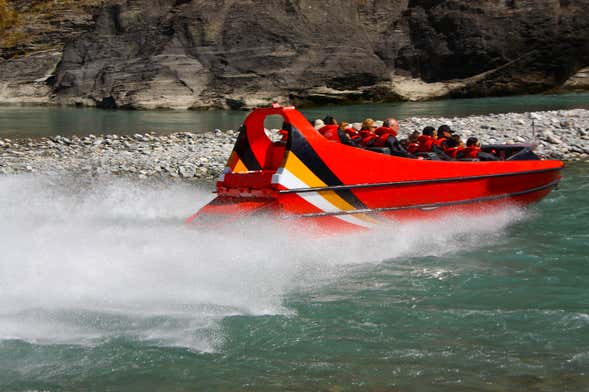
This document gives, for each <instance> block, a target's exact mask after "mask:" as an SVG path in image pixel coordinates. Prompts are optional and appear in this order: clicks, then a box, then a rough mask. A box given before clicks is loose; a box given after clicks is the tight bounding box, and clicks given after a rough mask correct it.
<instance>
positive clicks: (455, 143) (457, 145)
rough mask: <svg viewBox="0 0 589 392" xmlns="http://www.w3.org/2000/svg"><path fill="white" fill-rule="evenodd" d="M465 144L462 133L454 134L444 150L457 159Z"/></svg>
mask: <svg viewBox="0 0 589 392" xmlns="http://www.w3.org/2000/svg"><path fill="white" fill-rule="evenodd" d="M463 145H464V143H463V142H462V140H460V135H452V137H451V138H449V139H448V140H446V143H445V144H444V152H445V153H446V155H448V156H449V157H450V158H452V159H456V156H457V155H458V153H459V152H460V151H462V150H463V149H464V146H463Z"/></svg>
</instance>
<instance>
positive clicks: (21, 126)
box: [0, 93, 589, 137]
mask: <svg viewBox="0 0 589 392" xmlns="http://www.w3.org/2000/svg"><path fill="white" fill-rule="evenodd" d="M573 108H584V109H589V93H580V94H566V95H530V96H516V97H504V98H476V99H453V100H440V101H430V102H403V103H388V104H366V105H347V106H325V107H317V108H309V109H304V110H302V111H303V113H304V114H305V115H306V116H307V117H308V118H310V119H315V118H323V117H325V116H326V115H332V116H335V117H336V118H338V119H340V120H344V121H348V122H354V121H361V120H362V119H363V118H366V117H372V118H376V119H385V118H387V117H391V116H393V117H397V118H399V119H403V118H407V117H441V116H445V117H454V116H457V117H462V116H469V115H478V114H489V113H507V112H528V111H543V110H560V109H573ZM245 115H246V112H240V111H220V110H217V111H214V110H213V111H130V110H100V109H92V108H73V107H31V106H0V137H14V136H52V135H65V136H69V135H72V134H76V135H87V134H91V133H93V134H109V133H118V134H134V133H143V132H158V133H169V132H177V131H191V132H205V131H209V130H213V129H216V128H218V129H237V128H239V126H240V124H241V123H242V121H243V120H244V117H245ZM278 125H279V124H278ZM278 125H277V126H278Z"/></svg>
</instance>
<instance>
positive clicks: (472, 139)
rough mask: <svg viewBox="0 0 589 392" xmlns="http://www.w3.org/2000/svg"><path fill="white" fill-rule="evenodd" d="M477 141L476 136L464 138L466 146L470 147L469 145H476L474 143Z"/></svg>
mask: <svg viewBox="0 0 589 392" xmlns="http://www.w3.org/2000/svg"><path fill="white" fill-rule="evenodd" d="M478 142H479V139H477V138H476V137H469V138H468V139H467V140H466V147H470V146H476V144H477V143H478Z"/></svg>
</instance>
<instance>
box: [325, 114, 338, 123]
mask: <svg viewBox="0 0 589 392" xmlns="http://www.w3.org/2000/svg"><path fill="white" fill-rule="evenodd" d="M323 123H324V124H325V125H337V121H336V119H335V118H333V117H332V116H325V118H324V119H323Z"/></svg>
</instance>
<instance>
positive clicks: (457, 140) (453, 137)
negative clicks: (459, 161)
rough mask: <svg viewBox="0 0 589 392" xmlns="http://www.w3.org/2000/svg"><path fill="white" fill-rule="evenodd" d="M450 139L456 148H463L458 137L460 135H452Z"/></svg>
mask: <svg viewBox="0 0 589 392" xmlns="http://www.w3.org/2000/svg"><path fill="white" fill-rule="evenodd" d="M450 139H451V140H454V141H455V142H456V146H457V147H460V146H464V142H463V141H462V138H461V137H460V135H458V134H454V135H452V137H451V138H450Z"/></svg>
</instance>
